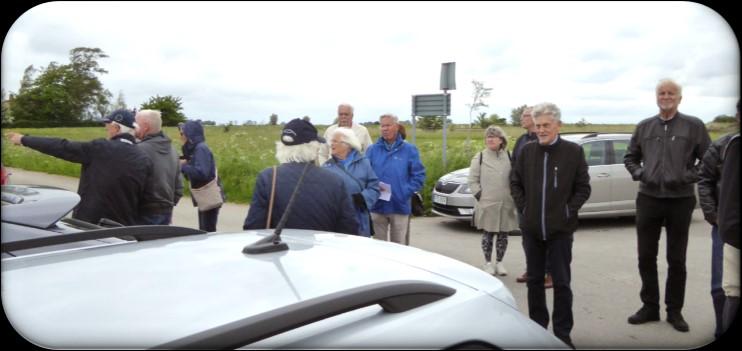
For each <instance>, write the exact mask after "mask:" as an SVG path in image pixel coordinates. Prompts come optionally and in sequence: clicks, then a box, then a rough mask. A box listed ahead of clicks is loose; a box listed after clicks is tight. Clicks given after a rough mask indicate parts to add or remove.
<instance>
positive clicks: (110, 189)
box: [21, 133, 152, 226]
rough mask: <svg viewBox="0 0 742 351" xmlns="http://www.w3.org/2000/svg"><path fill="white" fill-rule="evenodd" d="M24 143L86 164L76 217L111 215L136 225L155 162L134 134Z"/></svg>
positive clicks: (26, 138) (25, 140) (91, 219)
mask: <svg viewBox="0 0 742 351" xmlns="http://www.w3.org/2000/svg"><path fill="white" fill-rule="evenodd" d="M21 143H22V144H23V145H24V146H27V147H30V148H32V149H34V150H37V151H40V152H43V153H45V154H47V155H51V156H54V157H57V158H61V159H63V160H65V161H69V162H75V163H80V164H82V170H81V172H80V184H79V185H78V188H77V193H78V194H80V204H79V205H78V206H77V207H76V208H75V210H74V211H73V212H72V217H73V218H77V219H80V220H83V221H86V222H89V223H93V224H97V223H98V221H99V220H100V219H101V218H108V219H111V220H114V221H116V222H118V223H121V224H123V225H127V226H128V225H135V224H136V221H137V219H138V216H139V206H140V202H141V201H142V198H143V197H144V191H145V190H144V189H145V187H146V185H147V184H148V183H149V182H150V180H151V174H152V161H151V160H150V159H149V157H147V155H146V154H145V153H144V151H142V150H140V149H139V148H137V147H136V145H135V144H134V143H135V139H134V136H132V135H130V134H126V133H123V134H118V135H116V136H114V137H113V138H111V139H110V140H107V139H96V140H93V141H89V142H76V141H68V140H67V139H60V138H45V137H33V136H28V135H26V136H24V137H23V139H21Z"/></svg>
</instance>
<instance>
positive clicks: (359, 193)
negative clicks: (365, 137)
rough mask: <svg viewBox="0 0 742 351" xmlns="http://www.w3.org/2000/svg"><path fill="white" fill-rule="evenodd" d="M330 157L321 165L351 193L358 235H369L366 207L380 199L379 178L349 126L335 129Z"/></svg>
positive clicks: (367, 210) (370, 229) (331, 141)
mask: <svg viewBox="0 0 742 351" xmlns="http://www.w3.org/2000/svg"><path fill="white" fill-rule="evenodd" d="M329 142H330V153H331V155H332V157H331V158H330V159H329V160H327V161H326V162H325V163H324V164H323V165H322V167H323V168H325V169H328V170H330V171H332V172H334V173H336V174H337V175H339V176H340V177H341V178H343V182H344V183H345V189H346V190H347V191H348V193H349V194H350V196H351V198H352V200H353V206H354V207H355V213H356V218H357V219H358V223H359V225H358V234H359V235H362V236H367V237H370V236H371V234H372V233H371V231H372V226H371V224H370V220H371V216H370V213H369V209H370V208H371V207H372V206H373V205H374V203H375V202H376V200H377V199H378V198H379V178H378V177H376V173H374V170H373V168H372V167H371V162H369V160H368V159H367V158H366V157H365V156H364V155H363V154H362V153H361V142H360V141H359V140H358V137H357V136H356V135H355V133H354V132H353V130H352V129H349V128H344V127H341V128H337V129H335V131H334V132H333V133H332V135H331V137H330V140H329Z"/></svg>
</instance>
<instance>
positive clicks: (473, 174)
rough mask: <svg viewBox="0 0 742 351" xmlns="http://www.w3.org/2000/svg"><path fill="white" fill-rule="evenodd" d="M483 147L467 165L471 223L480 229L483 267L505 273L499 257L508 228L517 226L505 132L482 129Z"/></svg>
mask: <svg viewBox="0 0 742 351" xmlns="http://www.w3.org/2000/svg"><path fill="white" fill-rule="evenodd" d="M484 138H485V144H486V145H487V147H486V148H484V150H482V151H480V152H478V153H477V154H476V155H474V158H472V160H471V166H470V168H469V179H468V183H469V188H470V189H471V192H472V194H474V198H476V200H477V201H476V203H475V204H474V217H473V221H474V225H476V227H477V229H482V230H484V235H482V251H484V259H485V264H484V270H485V271H486V272H487V273H489V274H498V275H507V271H506V270H505V266H504V265H503V263H502V258H503V256H505V250H507V247H508V232H511V231H513V230H515V229H517V228H518V220H517V219H516V217H515V202H514V201H513V198H512V197H511V196H510V181H509V174H510V154H509V153H508V152H507V136H506V135H505V132H504V131H503V130H502V129H501V128H500V127H496V126H489V127H487V130H485V132H484ZM495 234H497V242H496V250H497V263H496V264H495V266H493V265H492V239H493V237H494V236H495Z"/></svg>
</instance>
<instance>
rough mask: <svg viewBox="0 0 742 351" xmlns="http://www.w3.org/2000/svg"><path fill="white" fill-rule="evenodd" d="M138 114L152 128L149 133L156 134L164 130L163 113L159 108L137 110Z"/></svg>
mask: <svg viewBox="0 0 742 351" xmlns="http://www.w3.org/2000/svg"><path fill="white" fill-rule="evenodd" d="M137 116H139V117H141V118H143V119H144V120H145V121H147V125H148V126H149V128H150V131H149V133H150V134H155V133H159V132H160V130H162V113H161V112H160V111H158V110H141V111H139V112H137Z"/></svg>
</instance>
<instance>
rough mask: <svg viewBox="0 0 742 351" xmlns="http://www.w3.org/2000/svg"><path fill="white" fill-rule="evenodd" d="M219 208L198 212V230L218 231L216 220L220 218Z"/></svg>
mask: <svg viewBox="0 0 742 351" xmlns="http://www.w3.org/2000/svg"><path fill="white" fill-rule="evenodd" d="M220 208H221V207H217V208H214V209H211V210H208V211H203V212H201V211H199V212H198V229H201V230H205V231H207V232H215V231H216V220H217V219H218V218H219V209H220Z"/></svg>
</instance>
